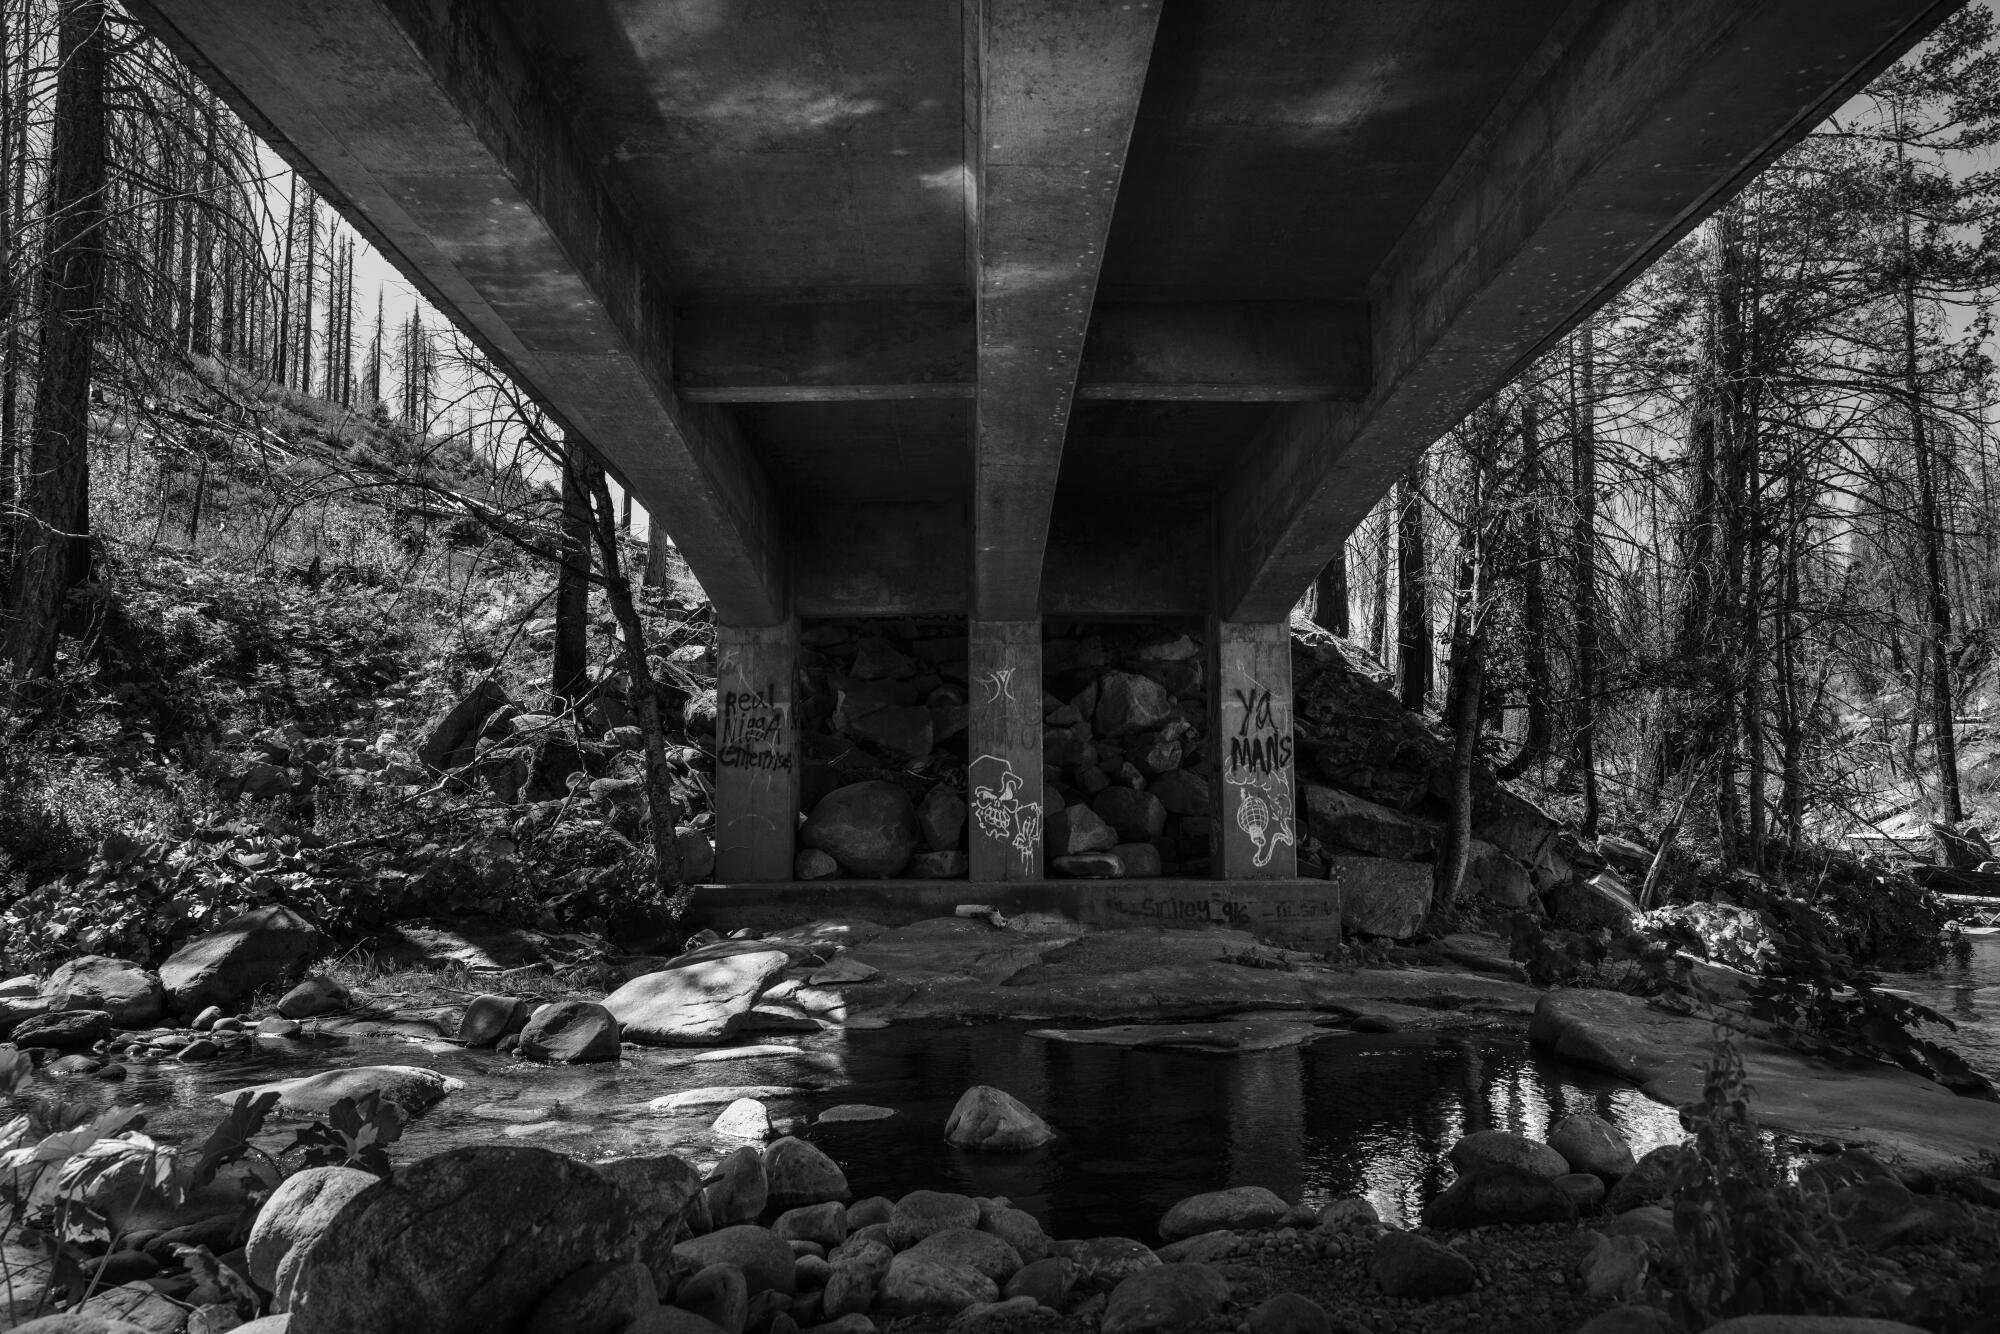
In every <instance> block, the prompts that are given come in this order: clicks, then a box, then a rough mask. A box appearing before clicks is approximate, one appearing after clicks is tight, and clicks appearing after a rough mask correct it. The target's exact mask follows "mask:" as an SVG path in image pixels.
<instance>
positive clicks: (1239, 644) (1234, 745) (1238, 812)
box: [1208, 620, 1299, 880]
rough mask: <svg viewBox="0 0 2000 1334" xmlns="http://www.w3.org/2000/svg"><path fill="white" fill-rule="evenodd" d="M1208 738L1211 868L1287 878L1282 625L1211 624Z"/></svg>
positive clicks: (1289, 827)
mask: <svg viewBox="0 0 2000 1334" xmlns="http://www.w3.org/2000/svg"><path fill="white" fill-rule="evenodd" d="M1208 645H1209V647H1208V665H1209V671H1208V679H1209V683H1210V684H1209V690H1210V692H1211V693H1210V696H1209V699H1210V706H1209V723H1210V727H1209V736H1210V737H1211V738H1212V741H1213V745H1214V753H1215V761H1216V769H1217V774H1216V776H1217V778H1218V779H1219V781H1218V782H1217V783H1216V784H1215V793H1216V798H1215V801H1216V810H1215V818H1216V835H1215V847H1214V851H1213V857H1214V861H1213V865H1214V868H1215V873H1216V874H1217V875H1218V876H1220V877H1221V878H1222V879H1224V880H1285V879H1291V878H1292V877H1295V876H1297V875H1298V873H1299V850H1298V834H1297V821H1298V815H1297V811H1296V810H1295V803H1294V800H1293V796H1292V792H1293V786H1292V753H1293V750H1294V749H1295V746H1296V743H1295V740H1294V737H1293V732H1292V636H1291V630H1290V627H1289V626H1287V625H1285V624H1283V623H1278V624H1256V625H1245V624H1239V623H1234V622H1230V621H1220V620H1217V621H1210V622H1209V630H1208Z"/></svg>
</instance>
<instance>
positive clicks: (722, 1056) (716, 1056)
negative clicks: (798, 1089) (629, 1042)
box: [671, 1042, 805, 1065]
mask: <svg viewBox="0 0 2000 1334" xmlns="http://www.w3.org/2000/svg"><path fill="white" fill-rule="evenodd" d="M804 1054H805V1053H804V1051H803V1049H801V1048H798V1047H784V1046H780V1045H778V1044H777V1043H772V1042H766V1043H760V1044H758V1045H757V1046H754V1047H718V1048H716V1049H715V1050H714V1051H698V1052H692V1053H690V1054H688V1055H686V1056H681V1057H677V1058H675V1059H674V1060H673V1061H672V1062H671V1064H674V1065H706V1064H708V1063H710V1062H712V1061H750V1060H755V1059H757V1058H759V1057H775V1056H802V1055H804Z"/></svg>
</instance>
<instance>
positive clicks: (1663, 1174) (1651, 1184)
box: [1604, 1144, 1693, 1214]
mask: <svg viewBox="0 0 2000 1334" xmlns="http://www.w3.org/2000/svg"><path fill="white" fill-rule="evenodd" d="M1692 1152H1693V1150H1692V1149H1689V1148H1686V1147H1685V1146H1682V1145H1679V1144H1662V1145H1661V1146H1660V1147H1659V1148H1657V1149H1654V1150H1653V1151H1652V1152H1651V1153H1649V1154H1647V1155H1646V1156H1645V1157H1644V1158H1641V1159H1640V1160H1639V1161H1638V1162H1637V1163H1636V1164H1634V1165H1633V1168H1632V1170H1631V1171H1630V1172H1628V1173H1626V1174H1625V1175H1624V1176H1623V1177H1621V1178H1620V1179H1619V1181H1618V1183H1617V1184H1616V1185H1614V1186H1613V1187H1612V1188H1611V1191H1610V1193H1609V1194H1607V1195H1606V1196H1605V1197H1604V1208H1605V1212H1607V1213H1614V1214H1622V1213H1624V1212H1625V1211H1626V1210H1627V1209H1636V1208H1638V1207H1639V1206H1640V1205H1642V1204H1658V1203H1659V1202H1660V1201H1661V1200H1664V1199H1666V1198H1667V1196H1668V1195H1670V1194H1671V1193H1672V1192H1673V1188H1674V1179H1675V1177H1677V1176H1678V1175H1679V1173H1680V1170H1681V1168H1682V1166H1683V1165H1684V1164H1685V1163H1686V1162H1687V1155H1688V1154H1690V1153H1692Z"/></svg>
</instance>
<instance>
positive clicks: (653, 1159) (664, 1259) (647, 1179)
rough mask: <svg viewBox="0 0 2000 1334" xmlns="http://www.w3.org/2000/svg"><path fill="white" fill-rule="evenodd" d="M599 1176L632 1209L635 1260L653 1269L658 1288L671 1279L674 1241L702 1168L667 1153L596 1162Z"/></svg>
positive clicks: (695, 1197) (664, 1288)
mask: <svg viewBox="0 0 2000 1334" xmlns="http://www.w3.org/2000/svg"><path fill="white" fill-rule="evenodd" d="M597 1172H598V1175H600V1176H602V1177H603V1178H604V1179H605V1180H606V1181H609V1182H610V1183H611V1184H612V1185H614V1186H616V1187H618V1189H619V1190H621V1191H623V1192H624V1193H625V1199H626V1202H627V1203H628V1204H629V1205H630V1206H631V1209H632V1220H633V1238H634V1240H635V1241H636V1242H637V1243H638V1251H639V1260H640V1262H641V1263H642V1264H644V1265H645V1266H646V1267H647V1268H649V1269H651V1270H652V1271H653V1278H654V1281H655V1282H656V1283H657V1284H658V1285H659V1287H660V1289H661V1290H662V1291H667V1290H669V1289H670V1288H671V1286H672V1283H673V1273H674V1261H673V1251H674V1242H675V1240H676V1238H677V1237H678V1236H679V1234H680V1228H681V1220H682V1219H683V1218H685V1217H687V1216H688V1214H689V1213H690V1212H692V1211H693V1210H692V1206H693V1205H694V1204H695V1202H696V1201H697V1200H699V1199H700V1198H701V1173H699V1172H697V1171H696V1170H695V1169H694V1167H693V1165H692V1164H690V1163H689V1162H688V1161H687V1160H686V1159H684V1158H677V1157H675V1156H674V1155H673V1154H670V1153H662V1154H652V1155H648V1156H647V1157H643V1158H615V1159H613V1160H612V1161H610V1162H608V1163H599V1164H597Z"/></svg>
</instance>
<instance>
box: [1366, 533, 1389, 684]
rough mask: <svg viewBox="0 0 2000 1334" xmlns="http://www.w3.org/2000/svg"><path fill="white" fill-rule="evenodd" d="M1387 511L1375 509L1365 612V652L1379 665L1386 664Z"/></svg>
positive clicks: (1387, 659)
mask: <svg viewBox="0 0 2000 1334" xmlns="http://www.w3.org/2000/svg"><path fill="white" fill-rule="evenodd" d="M1389 527H1390V525H1389V510H1388V507H1387V506H1386V505H1377V506H1376V507H1375V571H1374V573H1375V587H1374V590H1373V591H1374V594H1375V597H1374V601H1373V603H1371V604H1370V606H1369V609H1368V651H1369V652H1370V653H1373V654H1374V655H1375V657H1376V659H1377V661H1380V662H1384V663H1386V662H1388V661H1389Z"/></svg>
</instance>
